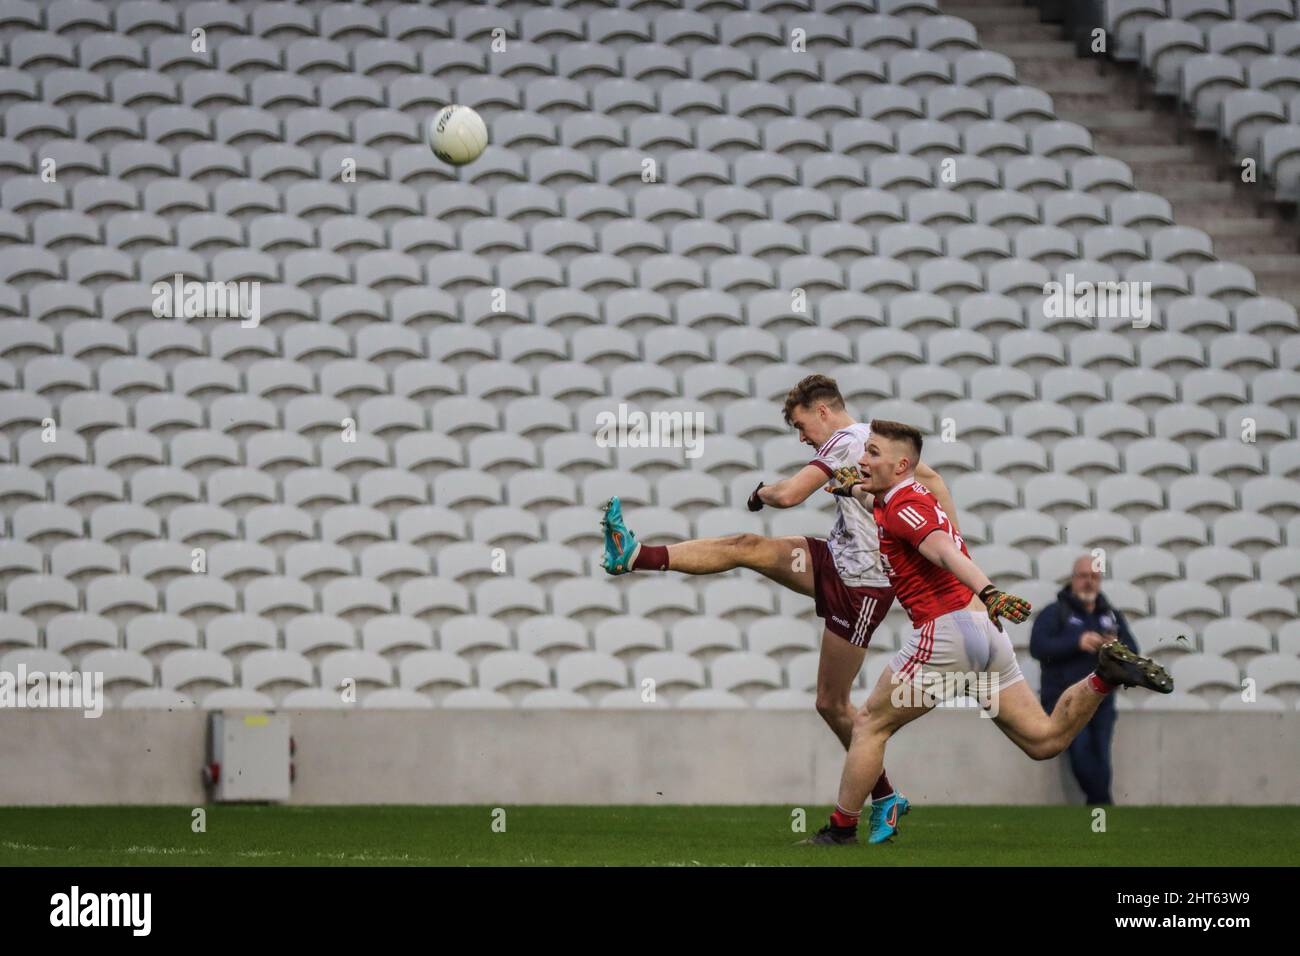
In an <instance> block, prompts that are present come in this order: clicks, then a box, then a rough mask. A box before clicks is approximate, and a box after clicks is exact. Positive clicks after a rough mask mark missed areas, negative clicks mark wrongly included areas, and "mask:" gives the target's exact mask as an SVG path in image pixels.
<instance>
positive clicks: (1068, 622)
mask: <svg viewBox="0 0 1300 956" xmlns="http://www.w3.org/2000/svg"><path fill="white" fill-rule="evenodd" d="M1084 631H1096V632H1097V633H1098V634H1106V633H1108V632H1109V633H1118V634H1119V639H1120V640H1121V641H1123V642H1124V643H1125V644H1127V645H1128V646H1129V647H1130V648H1132V649H1133V650H1134V651H1137V649H1138V646H1137V641H1135V640H1134V639H1133V632H1132V631H1130V630H1129V629H1128V622H1127V621H1125V620H1124V615H1123V614H1121V613H1120V612H1119V610H1118V609H1116V608H1112V607H1111V606H1110V602H1109V601H1107V600H1106V595H1105V594H1098V595H1097V603H1096V605H1095V606H1094V607H1093V609H1092V613H1089V612H1087V611H1085V610H1084V609H1083V605H1082V604H1080V603H1079V599H1078V598H1076V597H1075V596H1074V594H1073V592H1071V591H1070V588H1069V586H1066V587H1064V588H1062V589H1061V591H1060V593H1059V594H1057V595H1056V603H1055V604H1053V605H1051V606H1050V607H1045V608H1043V610H1042V611H1040V612H1039V613H1038V617H1037V618H1035V619H1034V628H1033V631H1032V633H1031V634H1030V637H1029V653H1030V654H1031V655H1032V656H1033V657H1034V659H1035V660H1037V661H1039V663H1041V664H1042V671H1043V689H1042V696H1043V699H1044V700H1055V699H1056V698H1057V697H1059V696H1060V695H1061V694H1062V693H1063V692H1064V691H1065V689H1066V688H1067V687H1069V686H1070V685H1071V684H1073V683H1075V682H1076V681H1080V680H1082V679H1083V678H1085V677H1087V676H1088V674H1089V673H1091V672H1092V670H1093V669H1094V668H1095V667H1096V666H1097V655H1096V654H1089V653H1087V652H1086V651H1081V650H1079V638H1080V637H1082V636H1083V633H1084ZM1106 706H1111V707H1113V706H1114V704H1113V702H1112V701H1110V700H1107V701H1106Z"/></svg>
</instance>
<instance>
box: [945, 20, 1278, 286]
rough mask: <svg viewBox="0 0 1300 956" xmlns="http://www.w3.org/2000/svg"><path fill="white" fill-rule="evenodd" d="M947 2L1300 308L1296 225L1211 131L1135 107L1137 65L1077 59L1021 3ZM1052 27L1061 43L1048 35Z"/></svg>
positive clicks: (1073, 117)
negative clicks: (1247, 180) (1029, 20)
mask: <svg viewBox="0 0 1300 956" xmlns="http://www.w3.org/2000/svg"><path fill="white" fill-rule="evenodd" d="M945 7H950V8H952V9H951V11H950V12H951V13H952V14H953V15H955V16H962V17H965V18H966V19H968V20H970V21H971V22H972V23H974V24H975V27H976V29H977V30H978V31H979V37H980V42H981V44H982V45H983V46H984V47H985V48H986V49H989V50H993V51H995V52H997V53H1001V54H1003V55H1005V56H1007V57H1010V58H1011V60H1012V61H1013V62H1014V63H1015V65H1016V71H1017V75H1018V76H1019V77H1020V78H1021V80H1022V82H1025V83H1028V84H1030V85H1034V86H1037V87H1039V88H1040V89H1042V90H1044V91H1045V92H1047V93H1049V94H1051V96H1052V99H1053V102H1054V104H1055V106H1056V111H1057V115H1058V116H1059V117H1060V118H1061V119H1063V120H1068V121H1071V122H1074V123H1078V124H1080V125H1081V126H1084V127H1086V128H1087V129H1088V130H1089V131H1091V132H1092V134H1093V142H1094V143H1095V144H1096V147H1097V150H1098V152H1099V153H1103V154H1105V155H1107V156H1112V157H1114V158H1116V159H1119V160H1122V161H1124V162H1125V163H1127V164H1128V166H1129V168H1130V169H1132V171H1133V181H1134V185H1135V186H1136V187H1137V188H1138V189H1141V190H1144V191H1146V192H1152V193H1156V194H1158V195H1161V196H1164V197H1165V198H1166V199H1168V200H1169V201H1170V202H1171V203H1172V204H1173V207H1174V216H1175V220H1176V222H1177V224H1178V225H1180V226H1194V227H1196V228H1198V229H1202V230H1204V231H1205V232H1206V233H1207V234H1208V235H1209V236H1210V238H1211V239H1212V240H1213V242H1214V250H1215V253H1216V254H1217V255H1218V256H1220V257H1222V258H1223V259H1225V260H1227V261H1232V262H1236V263H1238V264H1240V265H1243V266H1245V267H1247V268H1249V269H1251V270H1252V271H1253V272H1254V273H1255V278H1256V282H1257V284H1258V289H1259V292H1260V293H1261V294H1265V295H1274V296H1277V297H1278V298H1281V299H1285V300H1286V301H1288V302H1290V303H1291V304H1292V305H1295V306H1297V307H1300V255H1298V254H1297V253H1300V242H1298V241H1297V236H1296V228H1295V223H1294V221H1293V220H1290V219H1288V218H1286V217H1284V216H1283V214H1282V211H1281V208H1280V207H1279V206H1278V205H1277V204H1276V203H1274V202H1272V201H1271V200H1261V199H1260V196H1261V195H1262V191H1257V190H1255V189H1254V188H1253V187H1252V186H1250V185H1247V184H1244V183H1241V182H1239V181H1238V180H1237V178H1236V176H1235V172H1236V169H1235V167H1231V168H1230V167H1228V166H1227V165H1225V160H1224V157H1223V155H1222V154H1221V153H1220V151H1219V149H1218V147H1217V145H1216V144H1215V143H1214V138H1213V136H1212V135H1209V134H1207V135H1205V136H1201V135H1200V134H1196V133H1193V132H1191V131H1189V130H1185V129H1183V128H1182V126H1181V124H1180V121H1179V117H1178V115H1177V113H1176V112H1175V110H1174V108H1173V105H1172V104H1168V103H1161V102H1160V101H1158V100H1153V99H1151V98H1149V97H1148V98H1147V99H1146V101H1145V104H1144V106H1143V107H1142V108H1138V96H1137V72H1136V70H1135V69H1134V68H1133V67H1131V66H1126V65H1123V64H1118V65H1117V64H1113V63H1106V64H1104V66H1103V64H1101V63H1099V62H1098V61H1097V60H1091V59H1086V58H1080V57H1079V56H1077V55H1076V51H1075V48H1074V44H1072V43H1069V42H1067V41H1064V40H1062V39H1060V37H1061V28H1060V27H1058V26H1055V25H1048V24H1034V25H1033V26H1036V27H1039V28H1041V29H1032V30H1031V29H1028V28H1027V27H1024V26H1022V27H1017V26H1016V24H1015V21H1016V19H1017V17H1021V18H1024V17H1027V16H1032V15H1033V14H1032V11H1029V10H1026V9H1025V8H1024V7H1020V6H1010V5H1007V6H987V5H980V6H976V5H975V4H974V3H961V2H957V3H954V2H951V0H950V2H948V3H946V4H945ZM1053 31H1054V32H1055V36H1056V40H1055V41H1052V40H1050V39H1048V38H1047V37H1048V35H1049V34H1050V33H1051V32H1053Z"/></svg>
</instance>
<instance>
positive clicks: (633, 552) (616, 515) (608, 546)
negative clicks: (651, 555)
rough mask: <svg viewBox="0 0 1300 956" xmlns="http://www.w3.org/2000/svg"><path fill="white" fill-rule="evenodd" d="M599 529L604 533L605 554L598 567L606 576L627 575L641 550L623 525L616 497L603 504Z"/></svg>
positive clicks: (639, 544) (634, 537) (621, 511)
mask: <svg viewBox="0 0 1300 956" xmlns="http://www.w3.org/2000/svg"><path fill="white" fill-rule="evenodd" d="M600 527H601V529H602V530H603V531H604V532H605V554H604V555H603V556H602V557H601V559H600V566H601V567H602V568H604V569H605V572H606V573H607V574H627V572H629V571H631V570H632V563H633V562H634V561H636V556H637V554H638V553H639V552H640V550H641V542H640V541H638V540H637V539H636V535H634V534H633V533H632V532H631V531H630V530H628V527H627V525H625V524H624V523H623V504H622V502H620V501H619V500H618V496H617V495H616V496H615V497H613V498H610V499H609V501H607V502H605V508H604V511H603V516H602V517H601V519H600Z"/></svg>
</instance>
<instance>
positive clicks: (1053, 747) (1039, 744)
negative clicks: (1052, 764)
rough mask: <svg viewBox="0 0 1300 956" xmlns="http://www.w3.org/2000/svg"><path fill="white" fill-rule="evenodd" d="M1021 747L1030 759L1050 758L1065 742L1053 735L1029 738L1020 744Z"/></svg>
mask: <svg viewBox="0 0 1300 956" xmlns="http://www.w3.org/2000/svg"><path fill="white" fill-rule="evenodd" d="M1021 749H1022V750H1024V752H1025V753H1026V754H1028V755H1029V757H1030V759H1032V760H1051V759H1052V758H1053V757H1055V756H1057V755H1058V754H1059V753H1060V752H1061V751H1062V750H1064V749H1065V744H1063V743H1062V742H1061V741H1060V740H1058V739H1057V738H1055V737H1048V738H1046V739H1044V740H1031V741H1029V742H1028V743H1026V744H1024V745H1022V747H1021Z"/></svg>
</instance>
